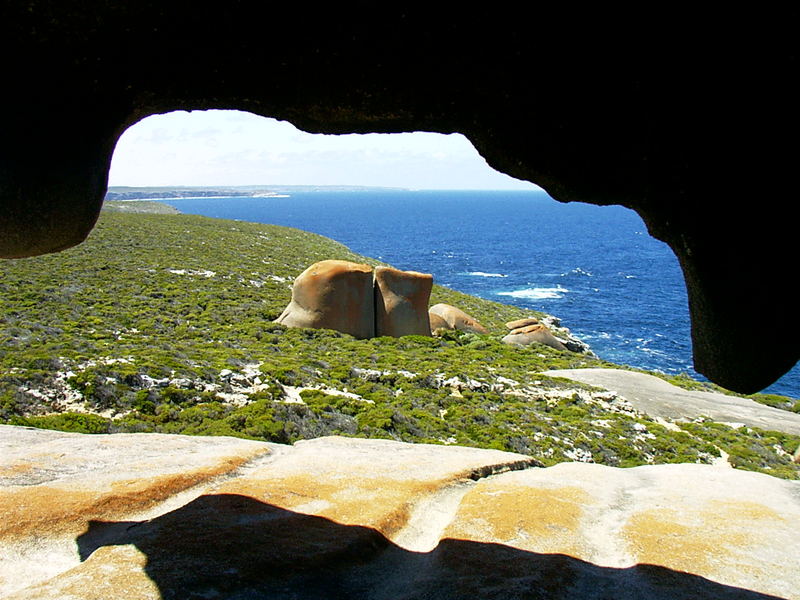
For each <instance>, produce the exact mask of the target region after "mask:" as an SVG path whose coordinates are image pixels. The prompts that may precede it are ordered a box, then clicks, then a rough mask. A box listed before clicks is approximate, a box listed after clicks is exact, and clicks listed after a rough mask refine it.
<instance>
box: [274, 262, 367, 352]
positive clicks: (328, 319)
mask: <svg viewBox="0 0 800 600" xmlns="http://www.w3.org/2000/svg"><path fill="white" fill-rule="evenodd" d="M373 296H374V294H373V275H372V267H371V266H369V265H364V264H358V263H353V262H348V261H345V260H323V261H320V262H317V263H314V264H313V265H311V266H310V267H308V268H307V269H306V270H305V271H303V272H302V273H301V274H300V275H298V277H297V279H295V280H294V285H293V286H292V300H291V302H289V305H288V306H287V307H286V309H284V311H283V313H282V314H281V316H280V317H278V318H277V322H278V323H282V324H283V325H286V326H287V327H311V328H315V329H335V330H336V331H341V332H343V333H349V334H350V335H352V336H353V337H356V338H360V339H364V338H371V337H374V335H375V303H374V300H373Z"/></svg>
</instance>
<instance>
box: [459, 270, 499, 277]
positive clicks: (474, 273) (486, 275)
mask: <svg viewBox="0 0 800 600" xmlns="http://www.w3.org/2000/svg"><path fill="white" fill-rule="evenodd" d="M467 275H472V276H473V277H508V275H503V274H502V273H484V272H483V271H470V272H469V273H467Z"/></svg>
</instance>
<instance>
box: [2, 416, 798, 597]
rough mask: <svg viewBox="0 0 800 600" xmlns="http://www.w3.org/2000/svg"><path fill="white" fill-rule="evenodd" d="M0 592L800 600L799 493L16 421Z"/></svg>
mask: <svg viewBox="0 0 800 600" xmlns="http://www.w3.org/2000/svg"><path fill="white" fill-rule="evenodd" d="M0 515H2V517H3V518H2V519H0V597H3V598H8V599H12V598H13V599H14V600H22V599H23V598H24V599H25V600H56V599H57V600H61V599H63V598H88V597H91V598H95V599H97V600H103V599H106V598H108V599H112V598H113V599H117V598H140V599H142V600H147V599H151V598H152V599H154V600H155V599H157V598H158V599H160V598H189V597H198V598H199V597H208V598H211V597H221V598H226V597H237V598H238V597H281V598H295V599H298V600H302V599H305V598H320V597H330V596H331V591H332V590H335V592H336V594H337V595H338V596H341V597H349V598H409V599H415V598H420V599H421V598H442V599H466V598H470V599H473V598H499V597H502V598H508V599H515V598H520V599H522V598H530V597H534V596H535V597H537V598H544V599H554V600H555V599H561V598H581V599H586V600H592V599H598V600H599V599H600V598H642V599H644V598H647V599H648V600H667V599H669V600H673V599H675V598H692V599H706V600H734V599H736V600H741V599H746V600H774V599H775V598H777V597H780V598H795V599H796V598H800V595H798V590H800V554H798V552H797V539H796V538H797V535H796V527H795V525H796V523H797V522H798V520H799V519H800V483H798V482H794V481H785V480H780V479H776V478H772V477H769V476H767V475H762V474H757V473H751V472H744V471H737V470H734V469H723V468H718V467H712V466H708V465H694V464H683V465H660V466H648V467H636V468H631V469H614V468H611V467H604V466H600V465H595V464H584V463H565V464H560V465H557V466H555V467H551V468H547V469H543V468H538V467H536V466H535V465H534V463H533V461H532V460H531V459H530V458H529V457H526V456H521V455H517V454H510V453H507V452H500V451H496V450H479V449H475V448H462V447H456V446H429V445H411V444H404V443H400V442H393V441H388V440H361V439H345V438H321V439H316V440H311V441H305V442H298V443H297V444H295V445H294V446H281V445H278V444H268V443H261V442H254V441H247V440H239V439H234V438H202V437H185V436H173V435H158V434H125V435H121V434H117V435H111V436H109V435H81V434H70V433H60V432H55V431H46V430H34V429H27V428H15V427H8V426H0Z"/></svg>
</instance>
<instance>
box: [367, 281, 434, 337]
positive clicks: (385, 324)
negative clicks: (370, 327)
mask: <svg viewBox="0 0 800 600" xmlns="http://www.w3.org/2000/svg"><path fill="white" fill-rule="evenodd" d="M432 288H433V275H430V274H429V273H417V272H416V271H400V270H398V269H393V268H392V267H375V335H376V336H381V335H388V336H392V337H400V336H403V335H430V334H431V325H430V321H429V320H428V301H429V300H430V298H431V289H432Z"/></svg>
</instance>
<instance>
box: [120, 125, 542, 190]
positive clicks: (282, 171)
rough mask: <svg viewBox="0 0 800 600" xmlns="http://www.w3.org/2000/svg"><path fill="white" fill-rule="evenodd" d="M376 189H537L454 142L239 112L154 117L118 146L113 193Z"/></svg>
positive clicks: (458, 139)
mask: <svg viewBox="0 0 800 600" xmlns="http://www.w3.org/2000/svg"><path fill="white" fill-rule="evenodd" d="M270 184H272V185H376V186H390V187H404V188H412V189H536V186H534V185H533V184H532V183H529V182H523V181H519V180H517V179H513V178H512V177H509V176H508V175H504V174H502V173H498V172H497V171H495V170H493V169H492V168H491V167H489V165H487V164H486V161H485V160H483V158H481V156H480V155H479V154H478V152H477V151H476V150H475V148H474V147H473V146H472V144H471V143H470V142H469V140H467V138H465V137H464V136H463V135H460V134H451V135H444V134H439V133H427V132H415V133H397V134H376V133H371V134H364V135H356V134H351V135H318V134H310V133H305V132H303V131H300V130H299V129H297V128H296V127H294V125H292V124H291V123H288V122H286V121H277V120H275V119H267V118H264V117H259V116H256V115H253V114H250V113H245V112H238V111H222V110H210V111H192V112H185V111H181V112H173V113H168V114H164V115H153V116H151V117H148V118H146V119H143V120H142V121H140V122H139V123H136V124H135V125H133V126H131V127H130V128H129V129H128V130H127V131H126V132H125V133H124V134H123V135H122V137H121V138H120V140H119V142H118V143H117V147H116V150H115V152H114V158H113V160H112V163H111V174H110V178H109V185H130V186H148V185H160V186H166V185H210V186H213V185H270Z"/></svg>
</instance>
